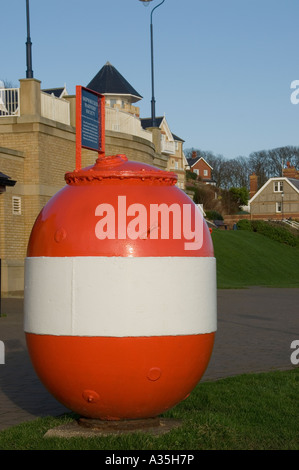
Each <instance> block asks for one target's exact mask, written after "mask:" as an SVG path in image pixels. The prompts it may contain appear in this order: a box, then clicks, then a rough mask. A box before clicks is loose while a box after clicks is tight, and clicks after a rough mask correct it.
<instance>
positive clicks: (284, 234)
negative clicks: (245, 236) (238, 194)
mask: <svg viewBox="0 0 299 470" xmlns="http://www.w3.org/2000/svg"><path fill="white" fill-rule="evenodd" d="M237 227H238V229H239V230H248V231H250V232H257V233H260V234H261V235H265V236H266V237H268V238H271V239H272V240H275V241H277V242H280V243H284V244H286V245H290V246H299V237H296V236H295V235H293V234H292V233H291V232H290V231H289V230H287V229H286V228H284V227H275V226H274V225H273V224H271V223H269V222H266V221H264V220H248V219H243V220H239V222H238V223H237Z"/></svg>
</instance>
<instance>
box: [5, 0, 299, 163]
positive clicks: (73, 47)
mask: <svg viewBox="0 0 299 470" xmlns="http://www.w3.org/2000/svg"><path fill="white" fill-rule="evenodd" d="M158 3H159V0H153V1H152V2H151V4H150V6H149V7H147V8H145V7H144V6H143V5H142V3H141V2H140V1H139V0H85V1H82V0H80V1H79V0H60V1H58V0H51V1H45V0H30V25H31V40H32V43H33V46H32V54H33V71H34V78H36V79H38V80H41V82H42V85H41V86H42V88H52V87H56V86H63V85H64V84H66V87H67V90H68V92H69V93H70V94H74V93H75V87H76V85H83V86H86V85H87V84H88V82H89V81H90V80H91V79H92V78H93V77H94V76H95V75H96V73H97V72H98V71H99V70H100V69H101V68H102V66H103V65H104V64H105V63H106V62H107V61H109V62H111V63H112V65H114V66H115V67H116V68H117V70H118V71H119V72H120V73H121V74H122V75H123V76H124V77H125V78H126V79H127V80H128V81H129V82H130V83H131V85H132V86H133V87H134V88H135V89H136V90H137V91H138V92H139V93H140V95H142V96H143V99H142V101H140V102H139V104H138V105H139V106H140V111H141V116H142V117H149V116H150V101H151V79H150V12H151V9H152V8H153V7H154V6H156V5H158ZM298 17H299V2H298V0H165V2H164V4H163V5H161V6H160V7H159V8H157V10H156V11H155V12H154V14H153V24H154V59H155V98H156V115H157V116H160V115H164V114H165V116H166V119H167V122H168V124H169V125H170V128H171V130H172V132H173V133H175V134H176V135H178V136H179V137H181V138H182V139H184V140H185V144H184V148H185V149H187V148H191V147H194V148H199V149H202V150H210V151H212V152H213V153H215V154H221V155H223V156H224V157H225V158H234V157H237V156H240V155H242V156H245V157H246V156H248V155H249V154H250V153H251V152H253V151H259V150H267V149H270V148H276V147H282V146H285V145H294V146H297V145H299V104H298V105H294V104H292V103H291V100H290V96H291V93H292V91H293V90H291V88H290V86H291V82H292V81H294V80H299V59H298V43H299V37H298V35H299V33H298V31H299V29H298ZM25 42H26V2H25V0H10V1H9V2H2V5H1V66H0V79H2V80H3V79H4V80H8V81H10V82H12V83H13V84H14V85H16V86H18V84H19V79H21V78H25V77H26V48H25Z"/></svg>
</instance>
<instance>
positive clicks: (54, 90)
mask: <svg viewBox="0 0 299 470" xmlns="http://www.w3.org/2000/svg"><path fill="white" fill-rule="evenodd" d="M64 89H65V88H64V87H63V88H48V89H47V90H42V91H44V92H45V93H48V94H49V95H52V94H53V95H54V96H56V98H60V97H61V95H62V93H63V92H64Z"/></svg>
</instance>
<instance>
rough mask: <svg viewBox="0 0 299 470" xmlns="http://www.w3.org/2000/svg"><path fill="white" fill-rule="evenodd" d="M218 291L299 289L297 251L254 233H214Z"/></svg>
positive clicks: (237, 231) (219, 231) (298, 257)
mask: <svg viewBox="0 0 299 470" xmlns="http://www.w3.org/2000/svg"><path fill="white" fill-rule="evenodd" d="M212 239H213V244H214V250H215V257H216V260H217V287H218V289H233V288H235V289H238V288H246V287H249V286H264V287H299V247H298V246H295V247H294V246H289V245H286V244H284V243H280V242H278V241H275V240H271V239H270V238H268V237H266V236H264V235H262V234H260V233H256V232H249V231H245V230H213V232H212Z"/></svg>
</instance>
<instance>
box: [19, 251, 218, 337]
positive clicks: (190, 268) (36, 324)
mask: <svg viewBox="0 0 299 470" xmlns="http://www.w3.org/2000/svg"><path fill="white" fill-rule="evenodd" d="M24 300H25V302H24V303H25V305H24V306H25V319H24V328H25V331H26V332H30V333H36V334H49V335H58V336H63V335H67V336H115V337H125V336H164V335H166V336H167V335H175V336H176V335H189V334H202V333H210V332H213V331H216V327H217V325H216V324H217V305H216V304H217V299H216V260H215V258H206V257H203V258H198V257H194V258H193V257H144V258H143V257H74V258H72V257H69V258H50V257H40V258H39V257H38V258H27V259H26V261H25V299H24Z"/></svg>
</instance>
